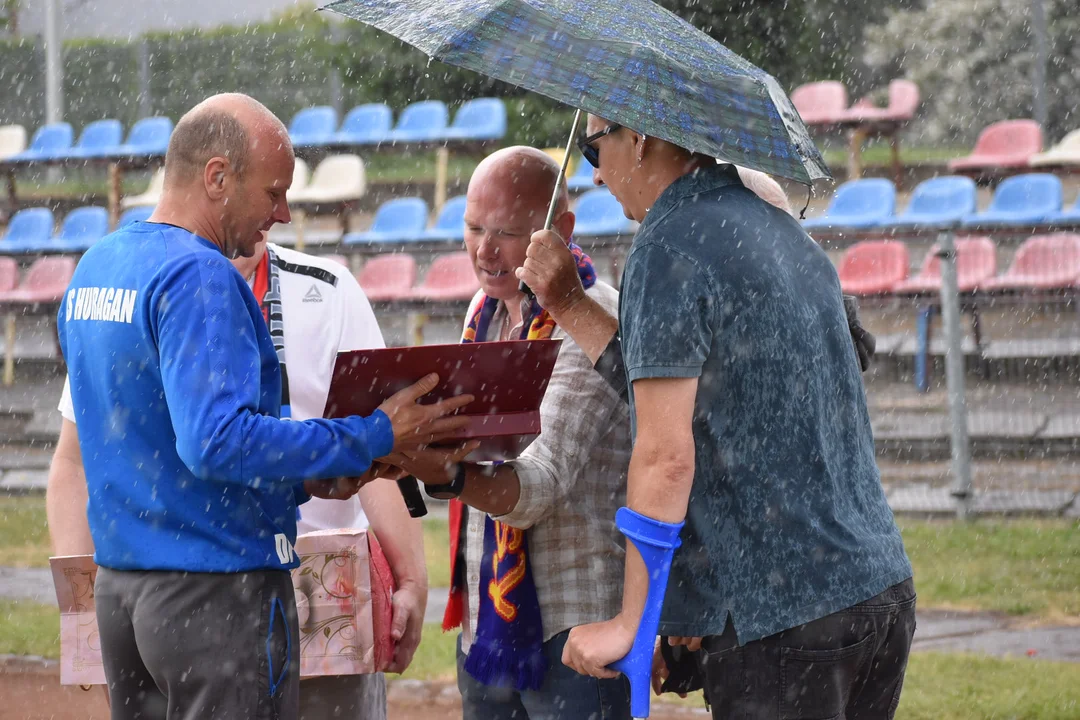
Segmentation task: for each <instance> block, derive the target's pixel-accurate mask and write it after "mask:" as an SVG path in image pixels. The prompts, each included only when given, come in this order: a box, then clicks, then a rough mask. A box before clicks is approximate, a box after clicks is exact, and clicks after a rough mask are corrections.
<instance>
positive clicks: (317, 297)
mask: <svg viewBox="0 0 1080 720" xmlns="http://www.w3.org/2000/svg"><path fill="white" fill-rule="evenodd" d="M304 302H322V293H321V292H319V286H318V285H312V286H311V289H310V290H308V291H307V293H306V294H305V295H304Z"/></svg>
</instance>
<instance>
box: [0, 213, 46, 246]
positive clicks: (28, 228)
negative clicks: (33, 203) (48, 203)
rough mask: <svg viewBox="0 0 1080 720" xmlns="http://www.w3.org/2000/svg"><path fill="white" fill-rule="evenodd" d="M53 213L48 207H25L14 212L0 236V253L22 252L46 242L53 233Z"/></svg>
mask: <svg viewBox="0 0 1080 720" xmlns="http://www.w3.org/2000/svg"><path fill="white" fill-rule="evenodd" d="M53 224H54V220H53V214H52V211H51V210H49V209H48V208H26V209H25V210H19V211H18V212H17V213H15V214H14V215H13V216H12V218H11V220H10V221H9V222H8V226H7V232H5V233H4V237H3V238H0V253H22V252H28V251H30V250H32V249H33V248H34V247H35V246H37V245H41V244H43V243H46V242H48V240H49V238H50V237H52V234H53Z"/></svg>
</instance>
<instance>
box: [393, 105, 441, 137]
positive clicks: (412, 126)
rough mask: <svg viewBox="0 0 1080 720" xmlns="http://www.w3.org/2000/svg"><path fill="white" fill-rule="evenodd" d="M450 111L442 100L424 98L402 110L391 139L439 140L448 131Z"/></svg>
mask: <svg viewBox="0 0 1080 720" xmlns="http://www.w3.org/2000/svg"><path fill="white" fill-rule="evenodd" d="M448 115H449V113H448V112H447V110H446V103H444V102H443V101H442V100H424V101H421V102H416V103H413V104H412V105H409V106H408V107H406V108H405V109H404V110H402V111H401V117H400V118H398V123H397V126H396V127H395V128H394V129H393V130H391V131H390V137H389V139H390V140H391V141H392V142H396V143H421V142H433V141H436V140H439V139H441V138H442V137H443V135H444V134H445V133H446V123H447V118H448Z"/></svg>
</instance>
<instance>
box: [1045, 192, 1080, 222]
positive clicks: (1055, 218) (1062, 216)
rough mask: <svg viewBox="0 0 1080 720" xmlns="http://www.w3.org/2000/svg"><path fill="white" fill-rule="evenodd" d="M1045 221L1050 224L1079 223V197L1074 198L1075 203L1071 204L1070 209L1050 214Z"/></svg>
mask: <svg viewBox="0 0 1080 720" xmlns="http://www.w3.org/2000/svg"><path fill="white" fill-rule="evenodd" d="M1046 221H1047V222H1051V223H1073V224H1076V223H1080V195H1077V196H1076V202H1074V203H1073V204H1072V207H1068V208H1065V209H1064V210H1062V211H1061V212H1056V213H1054V214H1052V215H1051V216H1050V217H1048V218H1047V219H1046Z"/></svg>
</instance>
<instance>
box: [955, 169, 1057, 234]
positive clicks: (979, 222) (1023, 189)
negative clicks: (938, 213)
mask: <svg viewBox="0 0 1080 720" xmlns="http://www.w3.org/2000/svg"><path fill="white" fill-rule="evenodd" d="M1060 212H1061V180H1058V178H1057V177H1056V176H1054V175H1051V174H1049V173H1029V174H1027V175H1014V176H1013V177H1011V178H1006V179H1005V180H1002V181H1001V184H1000V185H998V187H997V190H996V191H995V192H994V197H993V199H992V200H991V201H990V206H989V207H988V208H986V210H984V211H982V212H981V213H972V214H971V215H967V216H966V217H964V221H963V222H964V225H965V226H968V227H973V226H979V227H982V226H987V225H1035V224H1037V223H1042V222H1045V221H1046V220H1047V219H1048V218H1050V217H1053V216H1054V215H1056V214H1058V213H1060Z"/></svg>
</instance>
